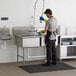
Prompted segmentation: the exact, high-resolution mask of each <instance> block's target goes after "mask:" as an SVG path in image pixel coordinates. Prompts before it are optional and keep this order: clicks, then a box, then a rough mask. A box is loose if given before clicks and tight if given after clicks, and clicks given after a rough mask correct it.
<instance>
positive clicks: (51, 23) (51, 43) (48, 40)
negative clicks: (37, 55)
mask: <svg viewBox="0 0 76 76" xmlns="http://www.w3.org/2000/svg"><path fill="white" fill-rule="evenodd" d="M44 14H45V15H46V16H47V17H48V18H49V19H48V20H47V22H46V25H45V28H44V30H42V32H43V33H45V32H46V33H47V34H46V36H45V44H46V50H47V51H46V58H47V62H46V65H47V66H51V64H53V65H55V64H56V63H57V56H56V48H55V41H56V27H57V20H56V18H55V17H54V16H53V15H52V10H51V9H46V10H45V12H44Z"/></svg>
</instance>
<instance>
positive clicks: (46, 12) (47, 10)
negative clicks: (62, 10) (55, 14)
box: [44, 9, 52, 15]
mask: <svg viewBox="0 0 76 76" xmlns="http://www.w3.org/2000/svg"><path fill="white" fill-rule="evenodd" d="M44 14H50V15H52V10H51V9H46V10H45V12H44Z"/></svg>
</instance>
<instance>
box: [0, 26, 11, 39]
mask: <svg viewBox="0 0 76 76" xmlns="http://www.w3.org/2000/svg"><path fill="white" fill-rule="evenodd" d="M11 38H12V36H11V35H10V30H9V28H0V39H1V40H9V39H11Z"/></svg>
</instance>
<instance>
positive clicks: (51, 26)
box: [46, 17, 57, 40]
mask: <svg viewBox="0 0 76 76" xmlns="http://www.w3.org/2000/svg"><path fill="white" fill-rule="evenodd" d="M46 26H48V30H49V31H50V32H52V34H51V35H50V37H49V39H50V40H54V39H56V28H57V20H56V18H55V17H51V18H50V19H48V21H47V22H46Z"/></svg>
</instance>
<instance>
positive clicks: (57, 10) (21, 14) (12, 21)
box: [0, 0, 76, 63]
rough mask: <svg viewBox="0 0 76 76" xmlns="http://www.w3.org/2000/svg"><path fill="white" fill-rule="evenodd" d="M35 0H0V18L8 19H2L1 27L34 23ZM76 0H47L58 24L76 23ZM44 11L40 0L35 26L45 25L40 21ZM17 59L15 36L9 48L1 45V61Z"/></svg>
mask: <svg viewBox="0 0 76 76" xmlns="http://www.w3.org/2000/svg"><path fill="white" fill-rule="evenodd" d="M34 3H35V0H0V18H1V17H3V16H4V17H5V16H7V17H8V18H9V20H8V21H4V22H3V21H1V20H0V27H3V25H5V26H7V27H14V26H27V25H30V24H33V23H32V20H31V16H33V14H34V13H33V12H34V8H33V6H34ZM75 3H76V0H45V9H46V8H51V9H52V10H53V15H54V16H55V17H56V18H57V20H58V25H64V26H75V25H76V21H75V20H76V4H75ZM41 11H42V0H38V3H37V9H36V21H35V25H34V26H37V27H38V26H39V27H40V26H44V23H42V24H40V23H39V16H40V15H41ZM13 61H16V45H15V43H14V38H13V39H12V40H10V41H8V42H7V48H5V49H3V48H1V47H0V63H2V62H13Z"/></svg>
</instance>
